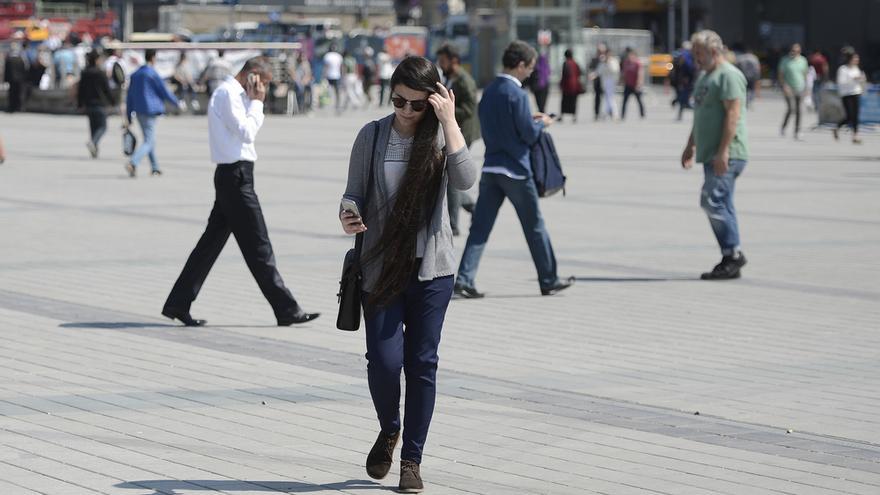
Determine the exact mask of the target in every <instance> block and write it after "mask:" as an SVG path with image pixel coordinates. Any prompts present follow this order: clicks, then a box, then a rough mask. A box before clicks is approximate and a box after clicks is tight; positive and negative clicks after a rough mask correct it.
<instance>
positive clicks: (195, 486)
mask: <svg viewBox="0 0 880 495" xmlns="http://www.w3.org/2000/svg"><path fill="white" fill-rule="evenodd" d="M114 486H115V487H117V488H131V489H135V490H143V489H145V488H146V489H148V490H154V492H153V493H150V494H145V495H173V494H175V493H177V490H180V491H187V492H191V491H199V490H204V491H210V492H215V491H222V492H236V491H240V492H255V491H256V492H259V491H265V492H280V493H311V492H321V491H335V490H388V491H392V490H393V487H391V486H384V485H380V484H379V483H376V482H374V481H369V480H348V481H341V482H339V483H325V484H323V485H316V484H312V483H302V482H299V481H250V480H138V481H128V482H125V483H119V484H117V485H114Z"/></svg>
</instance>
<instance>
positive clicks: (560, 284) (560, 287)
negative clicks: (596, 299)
mask: <svg viewBox="0 0 880 495" xmlns="http://www.w3.org/2000/svg"><path fill="white" fill-rule="evenodd" d="M572 284H574V277H568V278H567V279H565V281H562V280H557V281H556V283H555V284H553V285H551V286H550V287H542V288H541V295H542V296H552V295H553V294H556V293H558V292H561V291H564V290H565V289H567V288H569V287H571V286H572Z"/></svg>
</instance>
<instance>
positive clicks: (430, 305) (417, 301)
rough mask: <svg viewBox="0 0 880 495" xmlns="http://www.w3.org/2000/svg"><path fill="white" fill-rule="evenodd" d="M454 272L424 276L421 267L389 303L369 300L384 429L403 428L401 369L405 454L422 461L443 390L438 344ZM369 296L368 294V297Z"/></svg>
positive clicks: (372, 375)
mask: <svg viewBox="0 0 880 495" xmlns="http://www.w3.org/2000/svg"><path fill="white" fill-rule="evenodd" d="M452 285H453V280H452V276H451V275H450V276H448V277H441V278H436V279H434V280H429V281H426V282H420V281H419V280H418V278H417V273H414V274H413V278H412V280H411V281H410V283H409V286H408V287H407V288H406V290H405V291H404V292H403V294H401V295H400V296H398V297H397V298H395V299H394V300H393V301H392V302H391V303H389V304H388V305H386V306H383V307H378V308H376V307H370V306H369V305H368V304H367V303H366V302H365V303H364V320H365V323H366V337H367V380H368V381H369V384H370V396H371V397H372V398H373V405H374V406H375V407H376V414H377V415H378V417H379V426H380V427H381V428H382V431H383V432H385V433H388V434H392V433H394V432H397V431H399V430H400V370H401V369H403V372H404V375H405V377H406V404H405V411H404V417H403V446H402V448H401V452H400V458H401V459H406V460H410V461H415V462H417V463H421V462H422V450H423V449H424V447H425V440H426V439H427V438H428V427H429V426H430V425H431V417H432V416H433V415H434V399H435V396H436V395H437V382H436V377H437V361H438V356H437V348H438V347H439V345H440V333H441V330H442V329H443V320H444V319H445V317H446V308H447V307H448V306H449V300H450V299H451V298H452ZM367 297H368V296H367V295H366V294H365V295H364V300H365V301H366V298H367Z"/></svg>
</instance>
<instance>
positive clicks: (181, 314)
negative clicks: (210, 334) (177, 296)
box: [162, 308, 208, 327]
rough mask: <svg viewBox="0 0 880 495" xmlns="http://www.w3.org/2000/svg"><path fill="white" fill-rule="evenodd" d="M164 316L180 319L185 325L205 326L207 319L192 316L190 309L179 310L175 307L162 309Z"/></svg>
mask: <svg viewBox="0 0 880 495" xmlns="http://www.w3.org/2000/svg"><path fill="white" fill-rule="evenodd" d="M162 316H165V317H167V318H171V319H172V320H180V322H181V323H183V326H185V327H203V326H205V323H208V322H207V320H197V319H195V318H193V317H192V316H190V314H189V311H178V310H175V309H170V308H165V309H163V310H162Z"/></svg>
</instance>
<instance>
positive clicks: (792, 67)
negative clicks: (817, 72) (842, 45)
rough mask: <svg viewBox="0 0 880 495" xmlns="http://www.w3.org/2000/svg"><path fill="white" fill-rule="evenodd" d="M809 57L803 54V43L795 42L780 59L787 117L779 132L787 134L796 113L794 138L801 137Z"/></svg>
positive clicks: (780, 83) (783, 134) (780, 77)
mask: <svg viewBox="0 0 880 495" xmlns="http://www.w3.org/2000/svg"><path fill="white" fill-rule="evenodd" d="M808 69H809V64H808V63H807V59H806V58H804V56H803V55H801V45H799V44H797V43H794V44H793V45H791V48H790V49H789V51H788V55H786V56H785V57H782V60H780V61H779V68H778V69H777V73H778V74H779V85H780V86H781V87H782V94H783V95H784V96H785V118H784V119H782V129H780V131H779V134H780V135H781V136H785V128H786V127H788V121H789V118H790V117H791V115H792V114H794V138H795V139H800V132H801V102H802V100H803V97H804V91H805V90H806V89H807V70H808Z"/></svg>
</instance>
